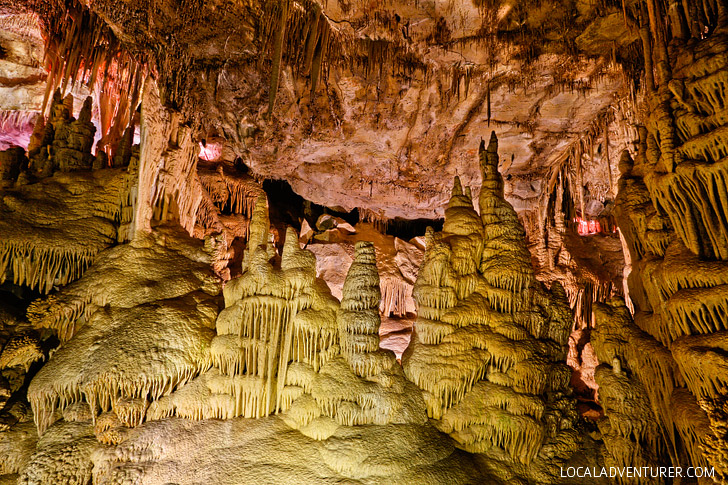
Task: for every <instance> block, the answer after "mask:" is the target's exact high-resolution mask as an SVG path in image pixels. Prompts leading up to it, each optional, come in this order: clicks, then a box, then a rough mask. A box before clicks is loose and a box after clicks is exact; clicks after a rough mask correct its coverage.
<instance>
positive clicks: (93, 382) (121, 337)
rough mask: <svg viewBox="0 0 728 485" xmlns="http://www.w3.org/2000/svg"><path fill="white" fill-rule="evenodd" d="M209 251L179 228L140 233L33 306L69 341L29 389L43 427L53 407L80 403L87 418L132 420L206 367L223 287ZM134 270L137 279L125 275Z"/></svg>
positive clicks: (53, 418) (137, 421) (52, 416)
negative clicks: (65, 287) (72, 282)
mask: <svg viewBox="0 0 728 485" xmlns="http://www.w3.org/2000/svg"><path fill="white" fill-rule="evenodd" d="M211 253H212V254H211ZM213 258H214V252H213V251H211V250H210V249H206V248H203V245H202V244H201V243H200V242H198V241H196V240H192V239H190V238H189V237H188V236H186V235H184V234H181V233H180V231H179V230H178V229H166V230H165V229H164V228H160V229H159V230H158V231H156V232H155V233H154V234H146V233H144V232H139V233H138V234H137V237H136V238H135V239H134V240H133V241H132V242H131V243H130V244H127V245H123V246H119V247H117V248H114V249H111V250H108V251H107V252H106V253H103V254H102V255H101V256H100V261H99V266H98V268H95V270H94V271H91V272H89V273H87V274H86V275H84V277H83V278H82V279H81V280H79V281H78V282H77V283H76V284H75V285H72V286H69V287H68V290H67V291H65V290H64V291H61V292H60V293H58V294H56V295H52V296H51V297H49V299H48V300H47V301H45V302H39V303H38V304H36V305H35V306H34V310H33V311H34V316H35V321H36V324H37V325H46V324H48V325H49V326H50V327H52V328H54V329H56V330H58V331H59V333H61V334H62V335H65V336H66V338H69V339H68V341H67V342H65V343H64V344H63V345H62V346H61V347H60V348H59V349H58V350H56V351H55V353H54V354H53V356H52V357H51V358H50V360H49V361H48V363H46V365H44V366H43V367H42V368H41V370H40V371H39V372H38V373H37V374H36V376H35V377H34V378H33V380H32V382H31V383H30V386H29V388H28V400H29V401H30V403H31V405H32V407H33V414H34V419H35V422H36V424H37V426H38V430H39V432H40V433H43V431H45V430H46V429H47V428H48V427H49V426H50V425H51V424H52V423H53V422H54V421H56V420H57V419H58V418H59V417H60V416H59V415H58V413H57V411H64V410H65V409H67V408H68V407H69V406H72V405H75V404H76V403H80V402H84V403H86V404H87V406H88V408H89V410H90V416H91V417H94V418H95V417H96V416H98V415H99V413H101V417H103V416H104V414H103V413H113V414H114V415H115V416H116V418H117V419H118V424H120V425H123V426H136V425H138V424H140V423H142V422H143V421H144V419H145V415H146V411H147V408H148V406H149V404H150V403H151V402H154V401H156V400H158V399H160V398H161V397H163V396H165V395H168V394H170V393H171V392H172V391H173V390H174V389H175V388H176V387H177V386H180V385H182V384H184V383H185V382H187V381H189V380H190V379H192V378H193V377H195V376H196V375H198V374H200V373H201V372H204V371H206V370H207V369H209V368H210V365H211V359H210V343H211V340H212V338H213V336H214V320H215V316H216V315H217V312H218V302H217V298H216V297H215V295H216V294H218V293H219V286H218V284H217V282H216V277H215V275H214V273H213V272H212V268H211V265H212V260H213ZM159 264H161V265H160V266H158V265H159ZM131 270H133V271H134V274H135V275H136V276H135V277H129V278H120V276H122V277H123V276H129V274H127V272H129V271H131ZM91 288H93V293H91V292H90V291H89V289H91ZM101 288H104V289H105V291H104V290H100V289H101ZM84 307H85V308H84ZM69 314H70V315H69ZM71 315H73V316H71ZM84 315H88V316H84ZM95 419H96V420H97V423H98V419H100V418H95ZM102 431H103V430H102Z"/></svg>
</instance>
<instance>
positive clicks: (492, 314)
mask: <svg viewBox="0 0 728 485" xmlns="http://www.w3.org/2000/svg"><path fill="white" fill-rule="evenodd" d="M479 155H480V168H481V172H482V175H483V185H482V187H481V191H480V200H479V205H480V214H478V213H476V212H475V210H474V209H473V203H472V200H471V199H470V197H468V196H467V195H466V194H464V193H463V190H462V187H461V183H460V180H459V179H458V178H456V179H455V184H454V187H453V191H452V196H451V199H450V202H449V203H448V206H447V209H446V212H445V223H444V226H443V231H442V233H437V234H432V233H431V232H428V238H429V240H428V243H427V249H426V252H425V261H424V263H423V266H422V268H421V269H420V272H419V275H418V278H417V283H416V285H415V292H414V296H415V299H416V301H417V303H418V319H417V321H416V322H415V330H414V335H413V341H412V343H411V344H410V347H409V349H408V350H407V351H406V352H405V354H404V356H403V365H404V370H405V373H406V375H407V376H408V378H409V379H411V380H412V381H413V382H415V383H416V384H417V385H418V386H419V387H420V388H421V389H423V391H424V396H425V403H426V404H427V411H428V415H429V416H430V417H431V418H434V419H435V420H437V421H436V423H438V426H439V427H440V429H442V430H443V431H445V432H448V433H450V434H451V436H452V437H453V438H454V439H455V440H456V442H457V443H458V446H460V447H462V448H463V449H465V450H468V451H471V452H477V453H483V454H485V455H486V456H487V457H488V458H489V459H492V460H495V462H497V463H499V464H500V466H501V467H502V468H501V471H500V473H504V474H505V473H506V472H505V470H506V469H508V470H510V471H509V473H513V474H515V475H517V476H521V477H524V479H527V480H538V481H542V480H549V478H548V473H547V474H546V475H539V472H538V471H537V470H538V468H539V466H540V465H535V464H536V463H541V462H540V460H542V458H540V450H541V449H542V446H547V445H546V444H547V443H556V442H559V443H560V444H559V445H558V446H556V447H555V448H554V450H555V451H554V455H553V456H552V458H551V461H550V464H549V466H551V463H555V461H554V460H557V461H558V460H561V459H567V458H568V456H570V454H571V453H573V450H574V447H575V445H576V441H575V440H576V433H575V431H574V430H573V429H572V427H573V420H574V417H575V414H574V408H573V406H574V404H573V401H572V400H571V398H570V397H569V394H570V391H569V389H568V384H567V382H568V379H569V375H570V371H569V370H568V368H567V367H565V365H564V364H563V363H561V362H563V360H562V359H564V357H565V344H566V340H567V338H568V330H569V328H570V325H571V322H570V320H571V318H570V316H569V311H568V308H563V307H561V306H562V305H564V303H565V302H564V296H563V290H561V291H562V296H561V297H559V298H555V297H554V296H552V295H551V294H550V293H549V292H547V291H546V290H545V289H544V288H543V287H542V286H540V284H538V283H536V281H535V279H534V277H533V268H532V267H531V261H530V254H529V252H528V250H527V249H526V245H525V233H524V230H523V227H522V226H521V224H520V222H519V221H518V217H517V216H516V213H515V211H514V210H513V208H512V207H511V205H510V204H509V203H508V202H506V201H505V199H504V197H503V185H504V184H503V178H502V177H501V175H500V173H499V172H498V141H497V138H496V136H495V133H493V134H492V136H491V139H490V142H489V144H488V147H487V148H486V147H485V144H484V143H482V142H481V148H480V153H479ZM560 361H561V362H560ZM547 396H551V397H547ZM557 409H558V411H557ZM549 422H560V423H561V424H559V425H558V426H557V428H558V429H559V431H557V430H555V429H554V428H551V427H550V426H548V425H547V423H549ZM548 446H550V445H548ZM557 457H560V458H557ZM526 477H528V478H526Z"/></svg>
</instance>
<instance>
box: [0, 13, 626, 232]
mask: <svg viewBox="0 0 728 485" xmlns="http://www.w3.org/2000/svg"><path fill="white" fill-rule="evenodd" d="M617 3H618V2H609V1H607V2H591V1H583V0H577V1H574V0H571V1H569V0H564V1H558V2H537V1H529V0H521V1H517V0H500V1H499V0H452V1H441V0H438V1H421V0H420V1H414V0H412V1H408V0H396V1H381V2H380V1H371V0H366V1H365V0H350V1H340V0H329V1H327V2H325V3H323V4H318V3H315V2H311V1H307V0H301V1H292V2H260V1H221V0H208V1H173V0H170V1H159V0H145V1H134V2H128V1H111V0H95V1H91V0H83V1H82V2H80V3H74V2H71V1H66V2H65V4H64V2H59V1H50V2H49V1H43V2H38V1H37V0H12V1H8V0H3V1H0V11H2V12H3V17H2V21H3V22H4V25H5V26H7V28H6V29H5V32H4V33H3V37H2V45H3V53H4V54H3V58H2V59H0V70H1V71H2V72H0V83H1V84H2V86H0V89H2V94H3V96H0V100H2V103H3V105H2V106H0V109H3V110H24V111H27V112H31V113H32V112H36V111H39V110H40V109H41V107H42V104H43V98H44V93H45V81H46V80H45V78H44V76H43V73H44V71H43V70H42V69H41V66H43V62H44V61H43V48H44V45H45V46H46V47H47V48H50V49H53V52H57V53H59V54H61V57H63V54H64V52H71V50H72V46H71V44H72V43H73V42H75V43H76V44H77V46H76V47H78V45H83V44H84V43H87V44H88V43H89V42H90V41H89V36H90V35H91V34H93V33H96V34H97V35H101V38H105V39H108V38H113V41H106V42H105V43H101V44H100V46H99V45H97V46H96V49H97V50H103V49H104V48H106V49H107V50H108V51H109V52H111V53H115V52H120V51H123V52H124V55H128V56H129V58H130V59H132V60H133V61H130V63H129V64H125V66H126V67H127V69H138V70H144V69H148V70H150V71H151V72H152V73H153V75H154V77H155V78H156V81H157V83H158V85H159V87H160V93H161V98H162V103H163V104H164V105H165V106H166V107H168V108H170V109H173V110H178V111H179V112H180V113H181V116H182V117H183V119H184V120H185V121H186V122H187V123H188V124H189V125H190V126H191V127H192V129H193V132H194V137H195V139H197V140H198V141H200V142H201V143H202V144H203V145H205V146H206V145H207V144H208V143H210V144H212V145H213V146H215V147H219V148H221V152H222V156H223V157H225V158H227V159H230V160H232V159H235V158H237V157H240V158H241V159H242V160H243V162H244V163H245V164H246V165H247V166H248V167H250V168H251V169H252V172H253V173H254V174H256V175H257V176H258V177H260V178H272V179H283V180H286V181H288V182H289V183H290V184H291V186H292V188H293V189H294V191H296V192H297V193H298V194H300V195H301V196H303V197H304V198H306V199H307V200H310V201H312V202H315V203H318V204H322V205H326V206H329V207H334V208H340V209H344V210H347V211H349V210H352V209H354V208H360V209H366V210H368V211H370V213H371V214H374V215H375V217H380V218H387V219H392V218H395V217H401V218H405V219H416V218H428V219H434V218H441V217H442V216H443V209H442V207H443V204H444V202H445V201H446V200H447V197H448V195H447V194H448V193H449V187H450V186H451V183H452V177H453V176H455V175H459V176H460V177H461V179H462V181H463V184H464V185H467V186H472V187H473V188H477V187H479V186H480V174H479V171H478V170H477V167H476V166H474V165H473V164H472V159H473V157H474V156H475V154H476V153H477V147H478V144H479V143H480V139H481V138H487V136H488V134H489V133H490V131H491V130H496V131H497V132H498V136H499V140H500V147H501V148H500V153H501V168H500V169H501V171H502V172H503V173H504V174H506V179H507V180H506V183H507V186H506V193H507V196H508V198H509V200H510V201H511V202H512V203H513V204H514V206H516V208H517V209H519V210H524V209H527V208H528V207H529V206H531V205H534V204H536V203H537V202H538V200H539V198H540V197H541V196H542V195H543V192H544V186H545V185H546V184H547V183H548V179H549V177H550V176H551V173H552V171H553V169H554V167H556V166H558V164H560V163H563V161H564V159H565V158H567V157H568V154H569V151H570V150H571V149H572V148H573V146H574V144H575V143H576V142H578V141H579V140H581V139H583V138H584V137H585V136H601V135H600V133H601V131H602V130H604V127H606V126H608V130H609V131H610V135H611V140H610V141H609V143H610V144H611V145H612V153H615V154H616V153H619V151H621V149H622V148H625V146H626V143H627V141H626V140H627V139H629V137H628V136H626V135H625V133H624V130H623V128H622V127H621V125H620V122H622V121H624V120H625V118H627V117H629V113H626V112H625V110H623V109H622V107H621V106H622V105H623V104H624V103H623V101H624V100H626V99H629V98H630V96H633V93H634V83H635V82H636V81H635V79H634V76H635V72H632V71H633V68H632V67H631V66H632V65H633V63H634V60H633V57H634V56H635V55H637V54H635V52H636V51H635V48H634V44H635V42H636V41H637V35H636V34H634V29H629V28H627V25H628V24H627V22H628V21H627V18H626V16H624V14H623V10H622V8H621V4H620V5H618V4H617ZM66 4H67V5H66ZM627 4H628V6H629V4H630V2H627ZM68 7H70V8H71V9H72V10H73V9H75V10H78V11H85V10H88V11H90V12H92V14H91V19H88V18H85V20H84V22H86V23H82V24H81V25H80V27H81V28H80V29H79V28H78V27H79V26H78V25H76V26H75V27H74V24H73V21H69V20H68V19H65V20H64V17H63V15H61V14H60V12H62V11H64V10H65V9H66V8H68ZM284 13H285V14H286V15H285V18H286V19H287V20H286V21H284V22H281V19H282V18H284V15H283V14H284ZM74 29H76V30H74ZM84 31H85V33H84ZM281 32H282V36H281V35H279V33H281ZM61 33H65V34H70V35H69V36H68V37H69V38H70V39H71V40H70V41H68V42H65V43H63V44H61V45H59V44H58V43H55V44H54V43H53V42H48V38H49V36H51V37H52V36H53V35H58V34H61ZM279 37H280V38H279ZM44 40H45V42H44ZM49 46H50V47H49ZM64 49H65V50H64ZM278 58H280V62H277V60H278ZM133 63H136V65H134V66H132V64H133ZM70 64H71V61H70V60H69V65H70ZM130 66H132V67H130ZM274 72H277V73H279V75H278V76H274V75H273V73H274ZM49 76H50V77H51V79H50V81H52V77H53V76H54V73H53V69H52V68H51V73H50V74H49ZM56 77H57V76H56ZM79 77H82V76H79ZM274 78H275V79H279V81H278V82H277V86H274V83H272V79H274ZM86 80H88V79H86ZM49 84H53V83H52V82H49ZM81 84H82V83H77V88H76V89H75V91H74V92H75V93H76V94H77V96H78V97H79V98H82V97H84V96H85V95H86V94H88V89H87V88H85V87H83V86H81ZM119 84H121V83H119ZM131 87H132V90H141V86H140V85H138V84H133V83H132V84H131ZM273 93H274V94H273ZM122 95H123V93H122ZM110 102H111V103H113V102H114V100H113V99H112V100H111V101H110ZM79 105H80V103H79ZM605 123H607V124H608V125H607V124H605ZM28 126H30V130H32V124H30V123H29V124H28ZM20 131H22V130H20ZM29 134H30V133H29V131H28V132H27V133H25V134H23V133H18V134H15V135H12V136H16V137H21V138H19V140H21V141H24V140H23V138H22V137H23V136H25V137H26V138H27V137H29ZM12 136H7V135H6V138H8V137H10V138H12ZM1 141H2V140H0V142H1ZM20 144H22V143H20ZM614 169H615V170H616V167H614ZM615 173H616V171H615ZM597 175H598V176H597V177H596V178H595V180H596V179H598V178H601V179H605V178H606V177H605V174H603V173H601V174H597ZM608 189H609V187H608V188H607V190H604V189H603V190H601V197H600V198H601V199H605V198H608V196H607V195H608V194H607V195H605V193H606V192H609V190H608Z"/></svg>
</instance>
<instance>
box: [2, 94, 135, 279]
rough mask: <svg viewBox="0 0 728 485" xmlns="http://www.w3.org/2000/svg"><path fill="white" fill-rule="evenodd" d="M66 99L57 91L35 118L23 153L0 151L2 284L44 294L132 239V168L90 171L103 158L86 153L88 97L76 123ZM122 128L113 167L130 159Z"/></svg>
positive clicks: (91, 135) (91, 132)
mask: <svg viewBox="0 0 728 485" xmlns="http://www.w3.org/2000/svg"><path fill="white" fill-rule="evenodd" d="M72 103H73V98H72V97H71V96H70V95H69V96H68V97H66V98H65V99H61V97H60V95H59V93H58V92H57V93H56V96H55V97H54V100H53V105H52V108H51V115H50V117H49V118H48V121H47V122H45V121H44V118H43V117H40V118H39V121H38V122H37V124H36V127H35V131H34V135H33V137H32V138H31V142H30V145H29V147H28V154H27V157H26V153H25V151H24V150H23V149H22V148H11V149H10V150H7V151H5V152H0V170H1V171H2V178H3V186H2V192H0V196H1V197H2V198H1V199H0V283H1V282H4V281H5V280H10V281H12V282H13V283H15V284H18V285H26V286H29V287H30V288H33V289H37V290H38V291H40V292H42V293H48V292H49V291H50V290H51V289H52V288H53V287H57V286H62V285H65V284H67V283H69V282H71V281H74V280H76V279H78V278H79V277H80V276H81V274H83V271H85V270H86V268H88V266H89V264H90V263H91V261H92V260H93V258H94V256H95V255H96V254H97V253H98V252H99V251H101V250H103V249H104V248H107V247H109V246H110V245H112V244H113V243H115V242H118V241H125V240H128V238H129V236H130V232H131V227H132V223H133V212H134V204H135V199H136V169H135V168H134V167H132V166H129V167H128V169H126V168H125V169H120V168H116V169H106V170H90V169H91V168H92V166H94V167H95V168H100V166H98V163H97V162H98V160H100V158H103V156H102V155H101V154H100V155H99V156H97V157H96V158H94V157H93V156H91V146H92V144H93V139H94V130H95V128H94V126H93V125H92V124H91V122H90V116H91V102H90V98H88V99H87V100H86V102H85V103H84V106H83V108H82V109H81V113H80V115H79V118H78V119H77V120H74V119H73V118H72V117H71V115H70V113H71V112H72V110H73V104H72ZM127 131H128V132H129V134H128V136H127V137H126V138H125V141H124V142H123V143H122V145H121V146H120V147H119V149H118V151H117V153H118V155H117V157H116V158H118V157H121V159H119V160H118V164H119V165H122V164H123V165H129V163H130V161H131V162H132V164H133V158H132V150H131V141H132V139H131V131H130V130H127ZM125 143H126V145H125ZM127 145H128V146H127ZM103 166H104V167H106V165H105V164H104V165H103Z"/></svg>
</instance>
